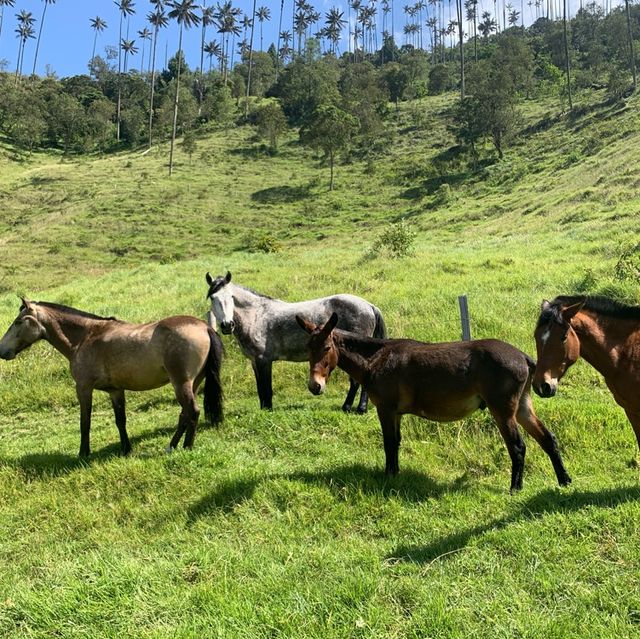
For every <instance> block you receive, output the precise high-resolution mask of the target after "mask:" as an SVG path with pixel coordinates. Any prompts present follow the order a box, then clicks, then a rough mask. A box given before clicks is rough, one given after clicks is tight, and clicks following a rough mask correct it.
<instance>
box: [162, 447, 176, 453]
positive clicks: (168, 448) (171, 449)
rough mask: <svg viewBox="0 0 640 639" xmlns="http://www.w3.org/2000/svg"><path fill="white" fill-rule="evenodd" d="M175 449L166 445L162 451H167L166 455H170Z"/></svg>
mask: <svg viewBox="0 0 640 639" xmlns="http://www.w3.org/2000/svg"><path fill="white" fill-rule="evenodd" d="M174 450H175V448H174V447H173V446H167V447H166V448H165V449H164V452H165V453H167V455H171V453H172V452H173V451H174Z"/></svg>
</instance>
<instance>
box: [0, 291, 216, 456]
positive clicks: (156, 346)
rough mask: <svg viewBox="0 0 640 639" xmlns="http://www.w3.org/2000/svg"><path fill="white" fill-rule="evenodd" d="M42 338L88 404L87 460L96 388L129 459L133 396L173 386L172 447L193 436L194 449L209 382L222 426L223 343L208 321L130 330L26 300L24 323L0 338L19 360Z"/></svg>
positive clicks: (212, 408)
mask: <svg viewBox="0 0 640 639" xmlns="http://www.w3.org/2000/svg"><path fill="white" fill-rule="evenodd" d="M40 339H44V340H46V341H48V342H49V343H50V344H51V345H52V346H53V347H54V348H55V349H56V350H58V351H60V353H62V354H63V355H64V356H65V357H66V358H67V359H68V360H69V363H70V364H71V374H72V375H73V379H74V380H75V382H76V393H77V395H78V400H79V402H80V456H81V457H87V456H88V455H89V452H90V447H89V431H90V429H91V405H92V398H93V390H94V389H98V390H103V391H106V392H107V393H109V395H110V396H111V403H112V405H113V411H114V413H115V418H116V425H117V427H118V431H119V432H120V444H121V447H122V453H123V454H125V455H126V454H127V453H129V451H130V450H131V444H130V443H129V437H128V436H127V429H126V415H125V401H124V391H125V390H134V391H142V390H150V389H152V388H159V387H160V386H164V385H165V384H168V383H169V382H170V383H171V384H172V385H173V388H174V390H175V394H176V399H177V400H178V402H179V403H180V406H181V407H182V412H181V413H180V419H179V421H178V427H177V429H176V432H175V434H174V436H173V438H172V439H171V443H170V444H169V447H170V448H172V449H173V448H175V447H176V446H177V445H178V443H179V442H180V439H181V438H182V435H183V434H184V433H185V431H186V435H185V439H184V446H185V448H190V447H191V446H192V445H193V440H194V437H195V433H196V426H197V423H198V417H199V414H200V411H199V409H198V406H197V404H196V398H195V395H196V391H197V390H198V386H199V385H200V383H201V382H202V381H203V380H204V381H205V385H204V410H205V415H206V416H207V418H208V419H209V420H210V421H211V423H213V424H215V423H218V422H220V421H221V420H222V388H221V386H220V364H221V361H222V342H221V341H220V338H219V336H218V335H217V333H216V332H215V331H213V330H212V329H210V328H209V327H208V326H207V324H206V323H205V322H203V321H202V320H199V319H196V318H195V317H189V316H176V317H167V318H165V319H163V320H161V321H159V322H154V323H152V324H128V323H127V322H121V321H119V320H117V319H115V318H113V317H100V316H98V315H93V314H92V313H85V312H84V311H79V310H77V309H74V308H69V307H67V306H61V305H59V304H52V303H50V302H30V301H28V300H25V299H23V300H22V305H21V306H20V312H19V313H18V317H16V319H15V320H14V322H13V324H11V326H10V327H9V329H8V330H7V332H6V334H5V336H4V337H3V338H2V340H0V358H2V359H7V360H9V359H13V358H14V357H15V356H16V355H17V354H18V353H19V352H20V351H23V350H25V349H26V348H28V347H29V346H31V345H32V344H33V343H34V342H37V341H38V340H40Z"/></svg>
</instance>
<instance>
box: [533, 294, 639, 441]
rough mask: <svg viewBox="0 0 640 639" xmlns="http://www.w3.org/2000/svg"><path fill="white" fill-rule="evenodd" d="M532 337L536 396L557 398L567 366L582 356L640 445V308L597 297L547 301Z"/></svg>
mask: <svg viewBox="0 0 640 639" xmlns="http://www.w3.org/2000/svg"><path fill="white" fill-rule="evenodd" d="M534 337H535V340H536V348H537V351H538V367H537V368H536V374H535V375H534V378H533V388H534V390H535V391H536V393H538V395H540V397H553V396H554V395H555V394H556V391H557V389H558V382H559V381H560V380H561V379H562V377H563V376H564V374H565V373H566V372H567V370H568V369H569V367H570V366H571V365H572V364H574V363H575V362H576V361H577V360H578V358H579V357H580V356H582V357H584V359H585V360H586V361H587V362H588V363H589V364H591V366H593V367H594V368H595V369H596V370H597V371H598V372H599V373H600V374H601V375H602V376H603V377H604V381H605V383H606V384H607V386H608V387H609V390H610V391H611V392H612V394H613V397H614V399H615V400H616V402H617V403H618V404H619V405H620V406H622V408H623V409H624V411H625V413H626V414H627V417H628V418H629V421H630V422H631V425H632V426H633V430H634V432H635V435H636V439H637V442H638V446H640V306H626V305H624V304H621V303H619V302H616V301H614V300H611V299H608V298H606V297H597V296H594V297H585V296H559V297H556V298H555V299H554V300H553V301H552V302H549V301H548V300H544V301H543V302H542V307H541V309H540V316H539V318H538V323H537V325H536V328H535V332H534Z"/></svg>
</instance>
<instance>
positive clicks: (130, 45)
mask: <svg viewBox="0 0 640 639" xmlns="http://www.w3.org/2000/svg"><path fill="white" fill-rule="evenodd" d="M120 48H121V49H122V50H123V51H124V65H123V68H124V72H125V73H126V72H127V57H128V56H130V55H135V54H136V53H138V47H136V41H135V40H126V39H125V40H122V42H121V43H120Z"/></svg>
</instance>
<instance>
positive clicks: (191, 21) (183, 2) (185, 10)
mask: <svg viewBox="0 0 640 639" xmlns="http://www.w3.org/2000/svg"><path fill="white" fill-rule="evenodd" d="M169 6H170V7H171V11H169V18H171V19H173V20H176V22H177V23H178V25H179V26H180V35H179V36H178V61H179V62H178V75H177V78H176V92H175V98H174V102H173V127H172V130H171V147H170V150H169V176H171V174H172V173H173V147H174V145H175V142H176V129H177V126H178V99H179V96H180V67H181V66H182V65H181V63H180V60H181V59H182V31H183V29H184V28H186V29H190V28H191V27H193V26H198V24H199V23H200V17H199V16H198V15H197V14H196V12H195V8H196V4H195V0H180V1H178V0H176V1H175V2H171V3H170V4H169Z"/></svg>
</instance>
